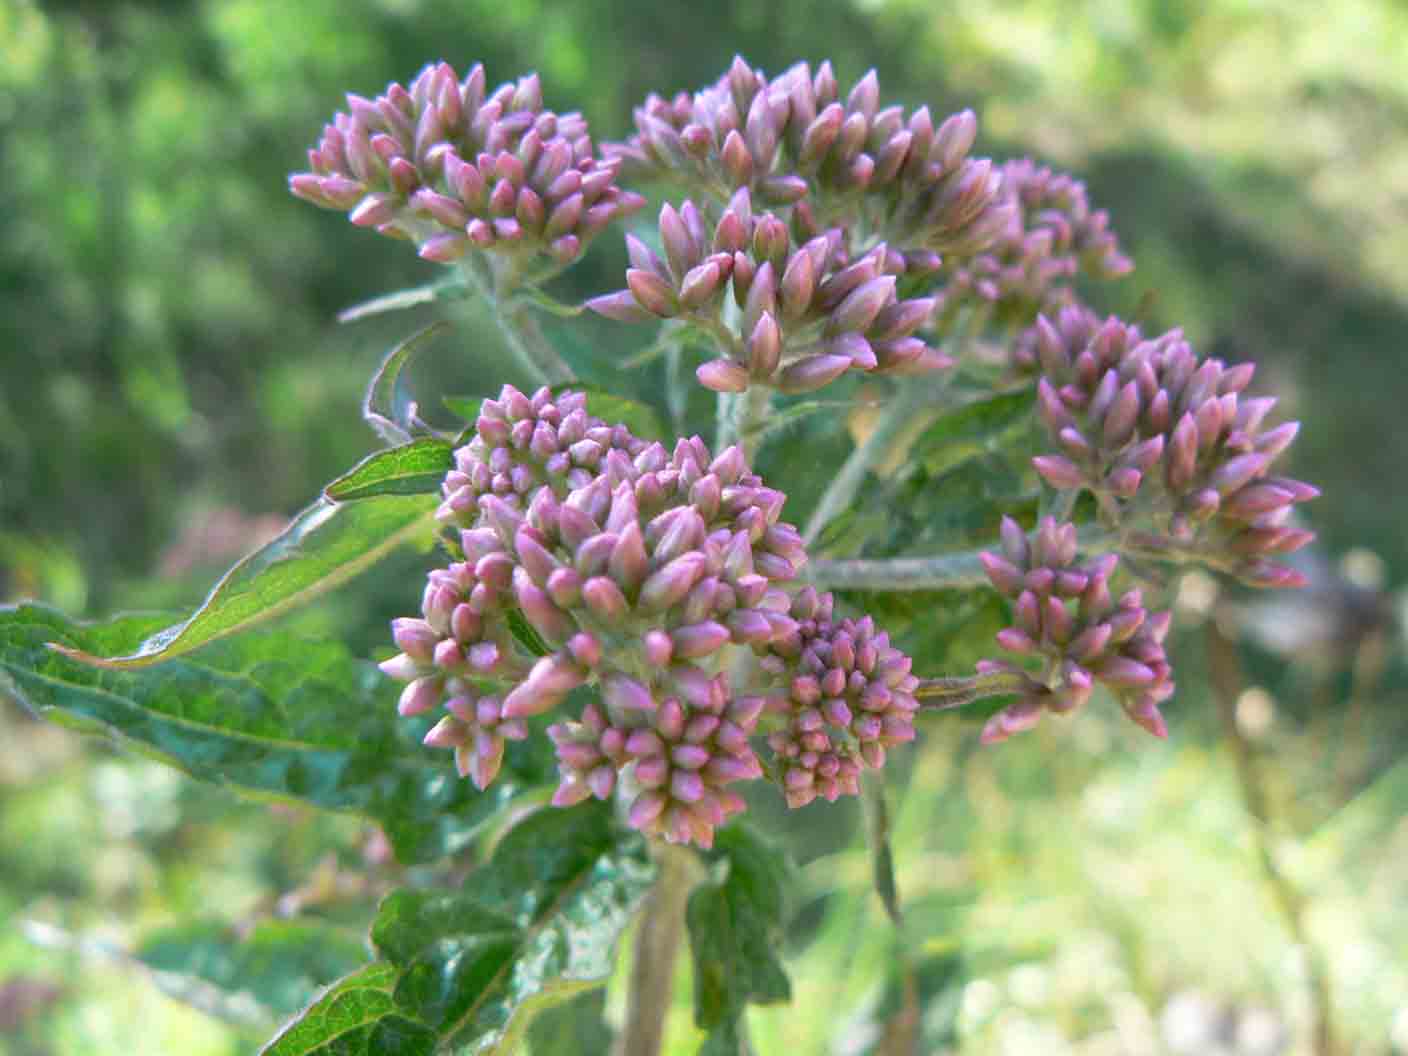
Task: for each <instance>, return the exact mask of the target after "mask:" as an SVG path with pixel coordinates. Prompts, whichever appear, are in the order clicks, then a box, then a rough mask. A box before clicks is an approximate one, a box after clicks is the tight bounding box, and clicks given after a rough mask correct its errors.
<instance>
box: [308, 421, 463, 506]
mask: <svg viewBox="0 0 1408 1056" xmlns="http://www.w3.org/2000/svg"><path fill="white" fill-rule="evenodd" d="M454 464H455V459H454V454H453V453H452V451H451V448H450V445H449V444H448V443H446V442H445V441H444V440H440V439H438V438H436V437H433V436H422V437H420V438H419V439H417V440H412V441H411V442H410V443H408V444H403V445H401V446H400V447H393V448H388V449H387V450H385V451H378V452H376V454H374V455H370V456H368V457H367V458H366V459H364V460H363V461H362V462H361V463H359V464H358V465H356V466H354V467H353V468H352V469H350V470H348V472H346V473H345V474H343V475H342V476H340V477H338V478H337V479H336V480H334V481H333V482H332V483H331V484H329V485H328V486H327V487H326V488H324V489H323V494H324V495H325V496H326V497H327V498H329V499H332V500H333V501H334V502H351V501H353V500H355V499H370V498H376V497H377V496H381V495H435V494H437V493H438V492H439V490H440V482H441V481H443V480H444V479H445V474H446V473H447V472H449V470H450V469H451V468H452V467H453V466H454Z"/></svg>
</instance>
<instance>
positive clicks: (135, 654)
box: [71, 441, 444, 669]
mask: <svg viewBox="0 0 1408 1056" xmlns="http://www.w3.org/2000/svg"><path fill="white" fill-rule="evenodd" d="M435 444H439V441H416V442H415V443H413V444H409V445H406V447H403V448H397V449H395V450H393V451H386V452H379V453H377V454H375V455H372V456H371V457H370V458H368V459H366V460H365V461H363V462H362V463H361V464H360V465H358V466H357V467H356V468H355V469H353V470H352V471H351V472H350V473H349V474H347V476H345V477H342V478H341V479H339V480H337V481H334V482H333V484H331V485H329V488H330V490H336V491H338V492H339V494H342V495H345V496H349V498H348V499H347V501H337V500H335V499H332V498H328V497H326V496H325V497H324V498H322V499H319V500H318V501H317V502H315V503H314V504H313V505H312V506H310V507H308V508H307V509H306V510H304V511H303V512H302V513H300V514H299V515H298V516H297V517H295V518H294V519H293V521H291V522H290V523H289V526H288V527H287V528H285V529H284V530H283V531H282V532H281V533H279V536H278V538H276V539H274V540H273V541H272V542H270V543H268V544H267V545H265V546H263V547H261V548H260V549H258V550H256V551H255V552H254V553H252V554H250V555H249V556H248V557H246V558H245V559H244V560H242V561H240V562H239V563H238V564H237V565H235V567H234V568H232V569H230V571H228V572H226V573H225V575H224V578H222V579H221V580H220V582H219V583H217V584H216V585H215V587H214V588H213V589H212V590H211V592H210V594H209V595H208V596H207V597H206V599H205V600H204V601H203V602H201V604H200V607H199V608H198V609H196V611H195V612H194V613H192V614H191V615H190V616H189V617H188V618H187V619H186V620H184V621H183V622H181V623H178V624H176V625H175V626H172V627H168V628H166V629H165V630H162V631H159V632H158V633H156V634H153V635H152V636H151V637H149V638H147V639H146V640H145V641H143V642H141V643H140V644H139V645H137V646H136V647H135V648H133V649H131V650H130V651H128V652H124V653H123V654H122V655H120V656H115V657H112V656H107V657H105V656H103V655H101V654H100V653H73V654H71V655H74V656H76V657H77V658H79V659H82V660H84V661H85V662H87V663H90V664H97V665H101V666H103V667H110V668H115V669H121V668H132V667H146V666H148V665H150V664H155V663H159V662H161V661H164V660H169V659H171V658H172V657H176V656H180V655H182V654H183V653H187V652H190V651H191V650H192V649H195V648H196V647H198V646H201V645H205V644H206V643H207V642H212V641H215V640H216V639H219V638H223V637H225V636H227V635H230V634H234V633H235V632H236V631H241V630H245V629H246V628H248V627H250V626H252V625H253V624H256V623H259V622H262V621H264V620H267V619H270V618H271V617H273V616H277V615H279V614H280V613H283V612H285V611H287V610H288V609H291V608H293V607H294V606H295V605H300V604H302V603H304V602H307V601H311V600H312V599H313V598H315V597H317V596H318V595H319V594H322V593H323V592H325V591H327V590H330V589H332V588H333V587H336V586H338V585H339V584H341V583H344V582H346V581H347V580H349V579H351V578H352V577H353V576H355V575H357V574H358V573H359V572H361V571H363V570H364V569H366V568H367V567H368V566H370V565H371V564H373V563H374V562H375V561H376V560H377V559H379V558H380V557H382V556H384V555H385V554H386V553H388V552H389V551H391V550H393V549H395V548H396V547H397V546H400V545H402V544H403V543H407V542H410V541H412V540H414V539H417V538H424V539H429V538H430V537H431V536H432V534H433V530H434V525H435V520H434V513H435V508H436V506H438V505H439V496H438V494H435V493H434V492H420V491H412V490H409V489H411V488H412V487H420V486H423V485H424V484H427V483H428V481H429V475H428V473H427V472H426V471H425V467H426V466H428V465H429V464H431V463H433V462H434V461H435V460H436V459H437V458H443V457H444V445H440V447H439V448H437V447H435V446H434V445H435ZM412 449H414V450H412Z"/></svg>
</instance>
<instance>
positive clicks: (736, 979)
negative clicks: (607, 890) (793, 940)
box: [685, 824, 792, 1056]
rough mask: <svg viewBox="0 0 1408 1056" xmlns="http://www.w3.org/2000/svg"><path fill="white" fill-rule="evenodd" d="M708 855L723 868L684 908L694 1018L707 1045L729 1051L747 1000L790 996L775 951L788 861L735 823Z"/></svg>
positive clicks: (779, 940) (709, 1049)
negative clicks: (691, 965)
mask: <svg viewBox="0 0 1408 1056" xmlns="http://www.w3.org/2000/svg"><path fill="white" fill-rule="evenodd" d="M710 858H711V859H712V860H713V861H715V862H718V863H720V866H719V867H720V868H721V870H722V872H723V875H722V877H721V878H719V879H714V880H710V881H707V882H705V883H703V884H700V885H699V886H698V887H697V888H695V890H694V892H693V893H692V894H691V895H690V897H689V905H688V908H687V909H686V911H685V922H686V924H687V926H688V928H689V941H690V951H691V955H692V957H693V959H694V1021H695V1023H696V1024H697V1025H698V1026H699V1027H700V1028H701V1029H702V1030H707V1031H709V1032H710V1035H711V1037H710V1040H709V1041H708V1042H706V1045H705V1048H704V1050H703V1051H704V1052H708V1053H713V1052H718V1053H729V1054H730V1056H732V1054H733V1053H736V1052H737V1051H738V1041H737V1040H736V1039H737V1035H738V1030H739V1027H738V1021H739V1019H740V1017H741V1016H742V1015H743V1011H744V1008H745V1006H747V1005H748V1004H750V1003H751V1004H770V1003H774V1002H781V1001H789V1000H791V997H792V988H791V984H790V983H789V982H788V980H787V973H786V971H785V970H784V969H783V967H782V961H781V960H780V959H779V957H778V951H779V950H780V949H781V948H782V940H783V925H784V909H785V904H786V898H785V895H786V891H787V877H788V865H787V860H786V857H785V856H784V853H783V851H782V850H781V849H780V848H779V847H777V846H776V845H775V844H773V843H771V842H769V841H767V840H765V839H763V838H762V837H761V836H758V835H756V834H755V833H753V832H752V831H750V830H749V829H747V828H746V827H744V826H742V825H737V824H735V825H730V826H729V827H727V828H725V829H722V830H720V831H719V833H718V835H717V837H716V839H715V844H714V849H713V851H712V852H710ZM730 1046H732V1047H730Z"/></svg>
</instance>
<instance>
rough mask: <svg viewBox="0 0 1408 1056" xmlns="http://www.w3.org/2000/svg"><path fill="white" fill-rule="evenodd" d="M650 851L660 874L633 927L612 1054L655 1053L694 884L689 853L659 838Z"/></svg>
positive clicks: (661, 1036) (661, 1039)
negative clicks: (622, 1015) (622, 1020)
mask: <svg viewBox="0 0 1408 1056" xmlns="http://www.w3.org/2000/svg"><path fill="white" fill-rule="evenodd" d="M651 851H652V853H653V855H654V857H655V860H656V862H657V863H658V864H659V867H660V873H659V878H658V879H657V880H656V881H655V886H654V888H652V889H651V892H650V898H649V899H648V900H647V901H646V903H645V911H644V913H643V914H642V915H641V921H640V928H639V930H638V931H637V932H636V946H635V961H634V963H632V965H631V989H630V996H629V998H628V1003H627V1007H626V1026H625V1029H624V1030H623V1031H622V1033H621V1037H620V1040H619V1041H618V1043H617V1046H616V1056H659V1053H660V1050H661V1046H662V1045H663V1044H664V1041H665V1018H666V1016H667V1015H668V1014H669V1011H670V1005H671V997H672V991H673V989H674V983H675V957H676V955H677V954H678V953H679V948H680V939H681V938H683V936H684V914H685V905H686V903H687V902H688V901H689V891H690V888H691V887H693V886H694V879H695V871H696V864H695V859H694V855H693V853H692V852H690V851H689V850H688V849H687V848H685V847H677V846H674V845H672V844H667V843H664V842H661V841H654V842H652V844H651Z"/></svg>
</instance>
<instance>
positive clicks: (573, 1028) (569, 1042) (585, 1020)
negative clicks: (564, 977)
mask: <svg viewBox="0 0 1408 1056" xmlns="http://www.w3.org/2000/svg"><path fill="white" fill-rule="evenodd" d="M614 1040H615V1039H614V1037H613V1034H612V1030H611V1025H610V1024H609V1023H607V1022H606V988H605V987H598V988H597V989H595V990H588V991H587V992H586V993H584V994H578V995H577V996H576V997H574V998H572V999H570V1000H568V1001H564V1002H563V1003H562V1004H560V1005H555V1006H553V1007H552V1008H546V1009H544V1010H543V1011H542V1012H540V1013H538V1015H536V1016H535V1017H533V1022H532V1023H531V1024H530V1025H529V1027H528V1051H529V1053H531V1056H581V1054H582V1053H595V1052H601V1053H606V1052H610V1051H611V1045H612V1042H613V1041H614Z"/></svg>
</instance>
